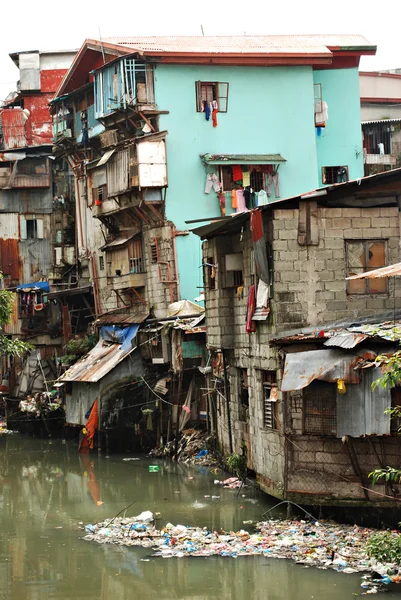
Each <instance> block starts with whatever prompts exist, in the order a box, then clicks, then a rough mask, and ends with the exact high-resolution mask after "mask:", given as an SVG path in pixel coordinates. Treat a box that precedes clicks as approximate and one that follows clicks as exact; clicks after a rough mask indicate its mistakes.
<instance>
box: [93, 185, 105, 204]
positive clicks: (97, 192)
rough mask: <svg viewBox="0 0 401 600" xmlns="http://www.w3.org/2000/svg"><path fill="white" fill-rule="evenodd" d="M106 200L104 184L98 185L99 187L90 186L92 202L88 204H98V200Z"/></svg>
mask: <svg viewBox="0 0 401 600" xmlns="http://www.w3.org/2000/svg"><path fill="white" fill-rule="evenodd" d="M105 200H107V187H106V186H105V185H100V186H99V187H94V188H92V203H91V204H89V206H93V204H96V203H97V204H99V202H100V203H101V202H104V201H105Z"/></svg>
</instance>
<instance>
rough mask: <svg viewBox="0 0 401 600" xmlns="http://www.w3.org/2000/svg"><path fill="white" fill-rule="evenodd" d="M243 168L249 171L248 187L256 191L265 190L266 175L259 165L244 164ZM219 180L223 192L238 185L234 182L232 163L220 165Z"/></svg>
mask: <svg viewBox="0 0 401 600" xmlns="http://www.w3.org/2000/svg"><path fill="white" fill-rule="evenodd" d="M244 168H246V169H247V170H248V171H249V185H250V187H251V188H252V189H253V190H254V191H256V192H260V190H266V175H265V173H264V172H263V170H262V168H261V167H260V165H259V166H258V165H246V167H245V165H244ZM272 168H273V167H272ZM220 181H221V183H222V189H223V191H224V192H229V191H231V190H234V189H235V188H236V187H238V186H237V185H236V184H235V183H234V179H233V167H232V165H223V166H221V167H220Z"/></svg>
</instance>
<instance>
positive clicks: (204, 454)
mask: <svg viewBox="0 0 401 600" xmlns="http://www.w3.org/2000/svg"><path fill="white" fill-rule="evenodd" d="M212 441H213V437H212V436H211V435H208V434H207V433H206V432H204V431H198V430H197V429H186V430H185V431H183V432H182V434H181V437H180V439H179V440H178V447H177V454H176V442H175V440H172V441H171V442H168V443H167V444H166V445H165V446H161V447H160V448H155V449H154V450H151V452H150V453H149V456H153V457H155V458H176V459H177V460H179V461H181V462H185V463H193V464H198V465H202V466H205V467H211V466H216V465H217V460H216V459H215V458H214V457H213V455H212V454H211V453H210V452H209V450H208V447H210V446H211V444H212Z"/></svg>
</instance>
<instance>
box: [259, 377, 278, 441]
mask: <svg viewBox="0 0 401 600" xmlns="http://www.w3.org/2000/svg"><path fill="white" fill-rule="evenodd" d="M262 385H263V427H264V428H265V429H278V420H277V383H276V372H275V371H262Z"/></svg>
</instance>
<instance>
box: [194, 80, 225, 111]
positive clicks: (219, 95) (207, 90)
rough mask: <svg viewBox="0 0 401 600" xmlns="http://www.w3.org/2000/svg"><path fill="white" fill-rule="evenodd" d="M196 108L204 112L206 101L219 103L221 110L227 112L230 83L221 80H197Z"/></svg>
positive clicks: (218, 106)
mask: <svg viewBox="0 0 401 600" xmlns="http://www.w3.org/2000/svg"><path fill="white" fill-rule="evenodd" d="M195 85H196V110H197V112H204V106H205V102H207V103H208V104H212V108H213V102H216V103H217V110H218V111H219V112H223V113H225V112H227V108H228V83H227V82H221V81H196V84H195Z"/></svg>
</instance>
